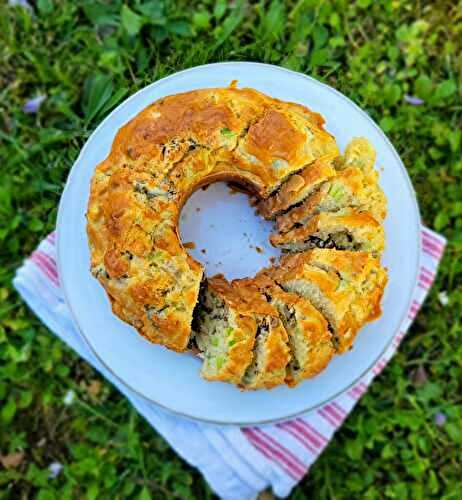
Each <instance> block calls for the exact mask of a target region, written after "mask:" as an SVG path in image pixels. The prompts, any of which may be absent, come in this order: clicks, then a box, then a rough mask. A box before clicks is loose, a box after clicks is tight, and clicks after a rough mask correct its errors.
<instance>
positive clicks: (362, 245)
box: [270, 210, 385, 253]
mask: <svg viewBox="0 0 462 500" xmlns="http://www.w3.org/2000/svg"><path fill="white" fill-rule="evenodd" d="M344 233H345V234H346V235H347V238H346V241H345V243H341V242H340V243H334V241H333V242H332V244H333V245H334V244H335V245H336V246H337V247H338V248H341V249H342V245H343V244H344V245H347V246H345V247H344V248H345V249H348V248H349V247H350V246H351V248H353V247H354V248H355V249H356V248H357V249H358V250H362V251H370V252H373V253H380V252H382V251H383V249H384V246H385V234H384V230H383V227H382V225H381V224H380V223H379V222H377V221H376V220H375V219H374V217H372V215H370V214H369V213H367V212H357V211H355V210H345V211H342V212H339V213H321V214H318V215H315V216H313V217H312V218H311V219H309V220H308V222H307V224H306V225H305V226H302V227H299V228H296V229H292V230H290V231H288V232H287V233H283V234H281V233H274V234H272V235H271V236H270V241H271V243H272V244H273V245H274V246H276V247H283V248H286V247H287V249H289V250H290V248H289V246H290V245H294V244H295V245H296V247H295V248H296V251H300V250H305V249H308V248H311V246H304V242H306V244H307V245H311V242H310V238H311V237H314V238H318V239H321V240H328V239H329V238H330V236H331V235H333V236H335V235H336V234H344ZM331 239H333V240H335V238H334V237H333V238H331ZM315 244H316V243H315V242H314V243H313V245H315Z"/></svg>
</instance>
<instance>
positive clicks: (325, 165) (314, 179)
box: [258, 159, 335, 219]
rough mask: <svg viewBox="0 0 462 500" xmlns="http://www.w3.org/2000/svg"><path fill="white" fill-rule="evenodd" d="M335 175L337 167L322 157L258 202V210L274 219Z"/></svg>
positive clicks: (267, 217)
mask: <svg viewBox="0 0 462 500" xmlns="http://www.w3.org/2000/svg"><path fill="white" fill-rule="evenodd" d="M333 176H335V169H334V167H333V166H332V162H331V161H329V160H328V159H320V160H316V161H314V162H313V163H312V164H310V165H308V166H306V167H305V168H304V169H303V170H302V171H301V172H299V173H295V174H293V175H291V176H290V177H289V179H288V180H287V181H286V182H285V183H284V184H282V185H281V187H280V188H279V189H278V190H277V192H276V193H274V194H273V195H271V196H270V197H269V198H267V199H266V200H262V201H261V202H260V203H259V204H258V212H259V213H260V214H261V215H262V216H263V217H264V218H265V219H274V217H275V216H276V215H278V214H279V213H281V212H283V211H285V210H287V209H288V208H290V207H291V206H293V205H296V204H298V203H301V202H302V201H303V200H304V199H305V198H307V197H308V196H309V195H310V194H311V193H313V192H314V191H315V190H316V189H317V188H319V186H320V185H321V184H322V183H323V182H325V181H326V180H327V179H329V178H330V177H333Z"/></svg>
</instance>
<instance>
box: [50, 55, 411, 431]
mask: <svg viewBox="0 0 462 500" xmlns="http://www.w3.org/2000/svg"><path fill="white" fill-rule="evenodd" d="M233 79H237V80H238V81H239V86H241V87H245V86H248V87H253V88H256V89H258V90H261V91H262V92H265V93H266V94H269V95H270V96H273V97H277V98H279V99H283V100H289V101H295V102H299V103H302V104H305V105H307V106H308V107H310V108H312V109H313V110H314V111H319V112H320V113H322V115H323V116H324V117H325V119H326V122H327V123H326V127H327V129H328V130H329V131H330V132H331V133H332V134H334V136H335V137H336V138H337V141H338V143H339V146H340V148H341V149H342V150H343V148H344V147H345V146H346V144H347V143H348V141H349V140H350V139H351V138H352V137H354V136H364V137H367V138H368V139H369V140H370V141H371V142H372V143H373V144H374V146H375V148H376V149H377V158H378V161H377V165H378V166H379V167H382V168H383V171H382V172H381V177H380V183H381V185H382V187H383V189H384V190H385V193H386V195H387V197H388V201H389V214H388V217H387V219H386V221H385V230H386V238H387V249H386V252H385V254H384V258H383V260H384V264H385V265H386V266H387V267H388V269H389V278H390V280H389V284H388V286H387V289H386V292H385V296H384V299H383V315H382V317H381V318H380V320H378V321H376V322H374V323H371V324H370V325H368V326H367V327H365V328H364V329H363V330H362V331H361V332H360V334H359V335H358V337H357V339H356V342H355V346H354V349H353V350H352V351H351V352H349V353H347V354H344V355H343V356H338V357H336V358H335V359H334V360H333V361H332V362H331V363H330V365H329V366H328V368H327V369H326V370H325V371H324V372H323V373H322V374H321V375H319V376H318V377H316V378H315V379H313V380H309V381H306V382H304V383H302V384H301V385H299V386H298V387H296V388H295V389H288V388H286V387H278V388H276V389H273V390H271V391H257V392H241V391H239V390H238V389H236V388H235V387H233V386H231V385H227V384H223V383H217V382H213V383H211V382H205V381H204V380H202V379H201V378H200V377H199V368H200V361H199V360H198V359H196V358H194V357H192V356H190V355H185V354H183V355H182V354H176V353H174V352H171V351H168V350H166V349H164V348H163V347H160V346H156V345H153V344H150V343H149V342H147V341H146V340H144V339H143V338H142V337H140V336H139V335H138V334H137V333H136V332H135V330H134V329H133V328H132V327H130V326H129V325H127V324H125V323H123V322H122V321H120V320H119V319H118V318H116V316H114V315H113V314H112V312H111V309H110V306H109V301H108V299H107V297H106V294H105V292H104V290H103V288H102V287H101V286H100V285H99V283H98V282H97V281H96V280H95V279H94V278H93V277H92V276H91V275H90V272H89V267H90V264H89V250H88V243H87V236H86V232H85V225H86V220H85V211H86V206H87V201H88V195H89V185H90V179H91V177H92V174H93V170H94V168H95V166H96V165H97V164H98V163H99V162H100V161H101V160H103V159H104V158H105V157H106V155H107V154H108V152H109V150H110V147H111V144H112V141H113V139H114V136H115V134H116V132H117V130H118V129H119V128H120V127H121V126H122V125H123V124H124V123H126V122H127V121H128V120H129V119H131V118H132V117H134V116H135V115H136V114H137V113H138V112H139V111H141V110H142V109H143V108H144V107H146V106H147V105H148V104H150V103H151V102H153V101H155V100H156V99H159V98H160V97H163V96H166V95H170V94H176V93H178V92H183V91H187V90H192V89H198V88H204V87H222V86H227V85H228V84H229V83H230V82H231V80H233ZM197 207H200V208H201V210H200V211H196V208H197ZM180 230H181V233H182V236H183V241H194V242H195V243H196V249H195V250H193V251H192V252H191V253H192V254H193V255H194V257H196V258H198V259H199V260H201V261H202V262H203V263H205V264H206V271H207V274H209V275H210V274H214V273H215V272H218V271H221V272H224V273H225V275H227V276H228V277H230V278H233V277H236V276H245V275H252V274H253V273H255V272H256V271H257V270H258V269H259V268H261V267H262V266H263V265H265V264H267V262H268V259H269V257H270V256H272V255H276V252H275V250H274V249H272V247H271V246H270V245H269V243H268V242H267V236H268V234H269V232H270V230H271V227H270V225H269V223H266V222H264V221H262V220H261V219H259V218H257V217H256V216H255V215H254V214H253V210H252V209H251V208H250V207H249V204H248V200H247V197H246V196H245V195H242V194H238V195H233V196H232V195H230V194H229V189H228V187H227V186H226V185H225V184H217V185H213V186H211V187H210V188H209V189H208V190H207V191H202V190H199V191H198V192H196V193H194V195H193V196H192V197H191V198H190V200H189V201H188V203H187V205H186V206H185V208H184V211H183V213H182V218H181V225H180ZM224 235H225V236H226V237H224ZM255 246H259V247H261V248H262V249H263V253H259V252H257V251H256V249H255ZM203 248H205V249H206V253H205V254H204V253H202V252H201V250H202V249H203ZM419 256H420V218H419V211H418V206H417V203H416V198H415V194H414V191H413V189H412V185H411V183H410V181H409V178H408V176H407V173H406V170H405V169H404V167H403V164H402V163H401V160H400V158H399V156H398V154H397V153H396V151H395V150H394V148H393V146H392V145H391V144H390V142H389V141H388V139H387V138H386V137H385V135H384V134H383V132H382V131H381V130H380V129H379V127H378V126H377V125H376V124H375V123H374V122H373V121H372V120H371V119H370V118H369V116H368V115H367V114H366V113H364V112H363V111H362V110H361V109H360V108H359V107H358V106H356V105H355V104H354V103H353V102H351V101H350V100H349V99H348V98H346V97H345V96H343V95H342V94H340V93H339V92H337V91H335V90H333V89H332V88H330V87H328V86H326V85H324V84H321V83H320V82H318V81H316V80H314V79H312V78H309V77H307V76H305V75H301V74H299V73H295V72H292V71H288V70H286V69H283V68H279V67H276V66H270V65H265V64H257V63H247V62H240V63H232V62H231V63H221V64H211V65H206V66H200V67H197V68H192V69H189V70H186V71H182V72H180V73H177V74H175V75H172V76H170V77H167V78H164V79H162V80H159V81H158V82H155V83H153V84H151V85H149V86H147V87H146V88H144V89H142V90H140V91H139V92H137V93H136V94H135V95H133V96H131V97H130V98H129V99H127V100H126V101H125V102H123V103H122V104H121V105H120V106H118V107H117V109H115V110H114V111H113V112H112V113H111V114H110V115H109V116H108V117H107V118H106V119H105V120H104V121H103V123H101V125H100V126H99V127H98V128H97V129H96V130H95V132H94V133H93V134H92V135H91V137H90V138H89V139H88V141H87V143H86V144H85V146H84V148H83V149H82V152H81V154H80V156H79V158H78V159H77V161H76V162H75V164H74V166H73V168H72V170H71V173H70V175H69V179H68V181H67V184H66V188H65V190H64V193H63V196H62V199H61V204H60V207H59V215H58V260H59V272H60V277H61V283H62V286H63V287H64V292H65V296H66V300H67V302H68V305H69V307H70V308H71V310H72V313H73V315H74V318H75V321H76V323H77V324H78V326H79V329H80V331H81V333H82V335H83V336H84V337H85V339H86V341H87V342H88V344H89V346H90V347H91V349H92V350H93V352H94V353H95V355H96V356H97V357H98V358H99V359H100V361H101V362H102V363H103V364H104V365H105V366H106V367H107V368H108V369H109V370H111V371H112V372H113V373H114V374H115V375H116V376H117V377H118V378H119V379H120V380H121V381H122V382H123V383H125V384H126V385H127V386H129V387H130V388H132V389H133V390H134V391H136V392H137V393H138V394H140V395H142V396H143V397H145V398H146V399H148V400H150V401H153V402H155V403H156V404H158V405H159V406H162V407H163V408H165V409H167V410H169V411H172V412H175V413H177V414H181V415H183V416H186V417H189V418H193V419H198V420H203V421H207V422H211V423H217V424H240V425H242V424H254V425H255V424H262V423H268V422H272V421H277V420H281V419H285V418H288V417H291V416H294V415H297V414H300V413H302V412H307V411H311V410H313V409H315V408H317V407H319V406H320V405H322V404H324V403H326V402H327V401H329V400H330V399H332V398H333V397H335V396H336V395H338V394H339V393H341V392H342V391H344V390H345V389H347V388H348V387H350V386H351V385H352V384H354V383H355V381H357V380H358V378H360V377H361V376H362V375H363V374H364V373H365V372H366V371H367V370H368V369H369V368H370V367H371V366H372V365H373V364H374V362H375V361H377V360H378V358H379V357H380V356H381V354H382V353H383V352H384V350H385V349H386V347H387V346H388V345H389V343H390V341H391V339H392V337H393V335H394V334H395V333H396V331H397V329H398V328H399V326H400V324H401V321H402V320H403V318H404V315H405V313H406V310H407V308H408V305H409V302H410V299H411V293H412V291H413V288H414V285H415V282H416V276H417V270H418V265H419Z"/></svg>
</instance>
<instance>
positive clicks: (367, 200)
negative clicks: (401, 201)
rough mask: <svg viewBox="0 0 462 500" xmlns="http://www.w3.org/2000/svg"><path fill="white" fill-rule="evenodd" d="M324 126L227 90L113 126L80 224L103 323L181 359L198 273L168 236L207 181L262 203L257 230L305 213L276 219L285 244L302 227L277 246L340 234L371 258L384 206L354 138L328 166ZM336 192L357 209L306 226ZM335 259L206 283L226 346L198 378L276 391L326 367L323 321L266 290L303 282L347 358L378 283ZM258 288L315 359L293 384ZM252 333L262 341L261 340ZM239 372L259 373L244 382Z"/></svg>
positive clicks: (164, 105) (294, 300)
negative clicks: (109, 316)
mask: <svg viewBox="0 0 462 500" xmlns="http://www.w3.org/2000/svg"><path fill="white" fill-rule="evenodd" d="M323 125H324V119H323V118H322V116H321V115H319V114H318V113H314V112H312V111H311V110H309V109H307V108H306V107H304V106H302V105H299V104H295V103H287V102H283V101H279V100H277V99H273V98H270V97H268V96H266V95H264V94H261V93H260V92H257V91H256V90H253V89H238V88H236V85H235V84H232V85H231V86H230V87H229V88H218V89H201V90H195V91H191V92H186V93H183V94H178V95H173V96H168V97H165V98H162V99H159V100H158V101H156V102H154V103H153V104H151V105H150V106H148V107H147V108H146V109H144V110H143V111H142V112H141V113H139V114H138V115H137V116H136V117H135V118H133V119H132V120H131V121H129V122H128V123H127V124H126V125H124V126H123V127H122V128H121V129H120V130H119V131H118V133H117V134H116V137H115V139H114V142H113V145H112V149H111V152H110V153H109V155H108V157H107V158H106V159H105V160H104V161H103V162H101V163H100V164H99V165H98V166H97V167H96V170H95V173H94V176H93V179H92V182H91V191H90V199H89V203H88V212H87V221H88V224H87V233H88V239H89V243H90V250H91V270H92V273H93V274H94V276H95V277H96V278H97V279H98V280H99V281H100V282H101V284H102V286H103V287H104V288H105V290H106V292H107V294H108V297H109V300H110V302H111V307H112V310H113V311H114V314H116V315H117V316H118V317H120V318H121V319H122V320H124V321H126V322H128V323H130V324H131V325H133V326H134V327H135V328H136V329H137V330H138V332H139V333H140V334H141V335H143V336H145V337H146V338H147V339H149V340H150V341H152V342H155V343H158V344H162V345H164V346H166V347H168V348H170V349H173V350H176V351H180V352H181V351H184V350H186V349H187V348H188V342H189V340H190V335H191V323H192V319H193V313H194V311H195V308H196V306H197V303H198V297H199V290H200V285H201V282H202V280H203V268H202V266H201V265H200V264H199V263H198V262H196V261H195V260H194V259H193V258H192V257H191V256H190V255H189V254H188V253H187V251H186V249H185V248H184V246H183V244H182V243H181V240H180V238H179V234H178V227H177V224H178V219H179V216H180V212H181V209H182V206H183V204H184V203H185V202H186V200H187V198H188V197H189V196H190V194H191V193H192V192H193V191H195V190H196V189H197V188H198V187H200V186H202V185H204V184H208V183H211V182H216V181H218V180H228V181H235V182H238V183H240V184H242V185H245V186H246V188H247V189H248V190H250V191H252V192H253V193H255V194H256V196H257V197H258V198H259V199H260V200H261V201H260V204H259V211H260V213H262V214H263V215H264V216H265V217H267V218H274V217H275V216H276V215H278V214H280V213H281V212H284V211H286V210H289V209H290V208H291V207H292V206H293V205H294V204H299V203H300V202H303V203H302V205H300V206H298V207H296V208H292V209H291V210H289V212H287V213H285V214H284V215H282V216H280V217H278V219H277V226H278V229H279V230H281V231H286V230H289V229H290V228H291V227H292V226H293V225H294V224H296V223H303V224H306V225H305V226H303V227H301V228H296V229H292V230H291V231H289V232H287V233H285V234H280V235H273V236H272V238H271V239H272V242H273V243H275V244H285V243H286V242H287V243H289V244H294V243H297V242H299V241H302V240H303V239H304V238H306V237H309V236H310V235H316V234H317V233H319V231H324V230H328V229H331V228H332V227H334V228H335V227H337V228H338V227H340V228H341V227H344V228H347V229H348V230H349V231H350V232H351V234H353V236H354V237H355V238H356V237H357V238H358V239H359V240H361V242H366V243H368V244H369V243H370V247H369V248H368V251H370V252H374V254H377V255H378V254H379V253H380V252H381V251H382V250H383V244H384V235H383V229H382V227H381V224H380V222H381V221H382V220H383V217H384V216H385V214H386V202H385V198H384V196H383V193H382V192H381V190H380V189H379V188H378V184H377V177H378V174H377V172H376V171H375V170H374V168H373V165H374V161H375V152H374V150H373V148H372V146H371V145H370V143H369V142H368V141H366V140H365V139H361V138H359V139H354V140H353V141H352V143H350V144H349V146H348V147H347V149H346V151H345V154H344V156H343V157H342V158H341V160H338V156H339V151H338V148H337V145H336V142H335V139H334V138H333V137H332V136H331V135H330V134H329V133H328V132H326V131H325V129H324V127H323ZM334 159H335V160H334ZM332 161H335V168H334V167H333V164H332ZM334 182H340V183H341V184H342V185H344V186H345V188H346V189H347V191H348V192H351V193H353V194H352V199H353V198H354V200H353V201H354V203H353V202H351V203H350V204H351V206H352V207H353V208H354V209H351V208H350V209H347V210H343V212H336V213H335V214H330V213H320V214H318V215H315V216H314V217H312V215H313V213H314V211H316V209H317V207H319V206H321V205H322V203H323V202H325V200H326V196H327V194H328V191H329V189H330V187H331V186H332V184H333V183H334ZM371 186H372V188H371ZM348 200H350V198H349V199H348ZM358 200H359V201H358ZM348 206H350V205H348ZM310 217H311V218H310ZM307 221H308V222H307ZM361 244H363V243H361ZM361 249H362V248H359V247H358V250H361ZM343 253H344V255H342V256H340V255H335V256H334V254H329V255H327V254H325V255H322V256H321V254H319V255H318V254H316V253H315V251H312V252H304V253H303V254H299V255H294V256H291V257H285V258H283V259H282V261H281V265H280V266H279V267H273V268H271V269H267V270H264V271H262V272H261V273H259V275H258V276H257V278H256V279H255V280H237V281H235V282H233V283H231V284H230V283H228V282H227V281H226V280H225V279H224V277H222V276H217V277H214V278H211V279H209V280H207V281H208V285H207V286H209V287H211V288H213V290H214V292H215V293H216V294H218V295H219V296H220V297H221V299H222V300H223V301H224V302H225V303H226V305H227V307H228V308H229V311H230V318H231V320H232V321H233V325H234V326H233V329H234V335H235V337H236V343H233V344H232V345H230V346H229V349H228V350H227V351H226V352H227V358H226V360H225V362H223V363H220V366H219V367H216V370H215V371H213V370H212V371H205V370H203V376H204V377H205V378H208V379H209V380H222V381H227V382H231V383H234V384H240V385H242V386H243V387H245V388H253V389H256V388H262V387H265V388H270V387H273V386H275V385H278V384H281V383H283V382H284V379H285V380H286V382H287V383H288V384H289V385H294V384H295V383H297V382H298V381H299V380H302V379H303V378H307V377H310V376H313V375H314V374H316V373H318V372H319V371H320V370H321V369H323V368H324V367H325V365H326V364H327V362H328V360H329V359H330V356H331V352H330V351H329V348H328V347H325V346H328V344H329V343H328V342H325V340H326V339H327V338H328V337H329V335H330V333H329V331H328V330H327V327H326V322H325V320H324V319H323V317H322V316H321V314H320V313H319V312H318V311H317V310H316V309H314V307H313V306H312V305H311V304H310V302H309V301H308V300H307V299H306V298H302V297H299V296H296V295H295V294H294V293H289V292H288V291H283V290H282V289H281V288H279V287H278V286H277V285H275V284H274V282H273V281H272V280H273V279H274V280H276V281H277V282H278V283H286V282H289V281H291V280H295V279H301V280H306V282H309V283H312V284H313V286H315V287H317V288H318V289H319V290H321V291H322V294H324V296H325V297H326V298H327V300H328V301H329V302H330V303H331V304H332V314H333V315H334V316H335V318H336V324H335V329H336V335H337V336H338V337H339V338H340V341H339V346H338V351H339V352H342V351H343V350H345V349H347V348H348V347H349V346H350V345H351V343H352V341H353V339H354V336H355V334H356V332H357V330H358V329H359V328H360V327H361V326H362V325H363V324H364V322H366V321H370V320H372V319H374V318H376V317H378V316H379V315H380V300H381V296H382V293H383V289H384V287H385V284H386V271H385V270H384V269H383V268H382V267H381V266H380V262H379V260H378V259H376V260H373V259H375V257H372V256H371V255H368V256H367V258H366V257H364V256H363V255H362V252H343ZM350 254H354V255H350ZM368 259H369V260H368ZM371 259H372V260H371ZM365 269H367V272H366V270H365ZM351 273H355V274H354V275H352V274H351ZM339 274H340V275H339ZM342 276H343V277H342ZM278 280H279V281H278ZM347 280H348V281H349V282H348V284H347V285H346V284H345V283H346V281H347ZM265 283H266V284H265ZM265 287H270V291H271V294H272V295H274V296H277V300H279V301H280V302H284V303H286V304H289V305H290V307H291V308H293V309H294V310H295V311H296V314H297V318H298V319H297V321H298V325H299V326H300V328H301V332H302V335H303V336H304V339H305V341H306V343H307V344H309V345H311V344H316V345H317V346H318V347H319V346H322V349H321V347H319V348H320V349H321V350H319V351H317V354H316V356H315V355H314V354H313V353H314V352H316V351H309V352H308V351H307V353H305V354H306V356H305V355H303V356H302V358H303V361H302V365H303V366H301V369H300V371H299V373H297V374H295V372H294V371H293V369H292V368H293V367H294V366H295V365H294V364H293V363H292V364H291V365H289V367H288V363H289V362H290V360H291V355H290V352H289V347H288V335H287V331H286V330H285V328H284V326H283V324H282V323H281V320H280V319H279V313H278V310H277V308H276V307H275V306H274V304H273V303H272V302H271V301H270V302H271V303H269V302H268V301H267V300H266V299H265V296H264V295H262V293H261V290H262V288H265ZM196 312H197V310H196ZM257 328H259V329H260V330H261V331H262V332H263V331H264V334H261V335H260V336H258V335H257ZM256 339H257V340H256ZM262 339H264V341H263V340H262ZM256 344H258V345H256ZM257 351H258V355H257V354H256V353H257ZM300 352H301V351H300ZM257 358H258V360H259V362H258V366H254V365H253V364H254V361H255V360H256V359H257ZM252 366H253V368H252ZM250 368H252V369H255V370H256V371H254V372H253V373H251V374H250V375H249V369H250ZM286 370H288V375H286Z"/></svg>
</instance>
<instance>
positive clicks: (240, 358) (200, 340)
mask: <svg viewBox="0 0 462 500" xmlns="http://www.w3.org/2000/svg"><path fill="white" fill-rule="evenodd" d="M256 333H257V322H256V321H255V319H254V314H253V312H252V311H251V310H249V307H248V303H246V302H243V301H242V299H241V298H240V296H239V295H238V294H237V293H236V291H235V290H234V289H233V287H232V286H231V284H230V283H229V282H228V281H227V280H226V279H225V278H224V276H222V275H217V276H215V277H213V278H210V279H208V280H206V281H204V282H203V285H202V287H201V292H200V295H199V303H198V305H197V308H196V311H195V317H194V321H193V335H192V342H191V343H192V345H190V347H191V348H196V350H198V351H199V352H200V353H202V357H203V358H204V363H203V365H202V370H201V375H202V376H203V377H204V378H205V379H207V380H221V381H223V382H230V383H234V384H238V383H240V381H241V379H242V377H243V376H244V374H245V372H246V370H247V368H248V366H249V365H250V363H251V362H252V358H253V347H254V342H255V335H256Z"/></svg>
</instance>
